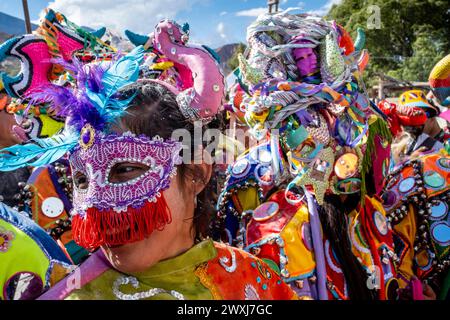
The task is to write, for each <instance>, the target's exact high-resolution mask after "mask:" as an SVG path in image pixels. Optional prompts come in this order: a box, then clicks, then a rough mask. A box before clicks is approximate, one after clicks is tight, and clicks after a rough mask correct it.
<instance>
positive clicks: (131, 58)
mask: <svg viewBox="0 0 450 320" xmlns="http://www.w3.org/2000/svg"><path fill="white" fill-rule="evenodd" d="M144 51H145V50H144V47H142V46H139V47H136V48H135V49H133V51H131V52H130V53H128V54H127V55H125V56H123V57H121V58H120V59H119V60H117V61H116V62H115V63H113V64H112V65H111V66H110V67H109V68H108V69H107V70H105V72H104V73H103V76H102V80H101V82H102V87H103V88H102V90H101V91H100V92H94V91H92V90H90V89H89V88H86V95H87V97H88V98H89V100H90V101H91V102H92V103H93V104H94V106H95V108H96V109H97V111H98V112H99V114H100V115H101V117H102V118H103V119H104V120H105V122H109V123H110V122H113V121H114V120H115V119H117V118H118V117H120V116H121V115H122V114H123V112H124V111H125V109H126V108H127V107H128V104H129V103H130V102H131V100H133V98H134V97H131V98H129V99H126V100H118V99H115V95H116V93H117V92H118V91H119V90H120V89H122V88H123V87H125V86H127V85H130V84H132V83H134V82H136V81H137V79H138V77H139V65H140V64H141V63H142V62H143V60H144Z"/></svg>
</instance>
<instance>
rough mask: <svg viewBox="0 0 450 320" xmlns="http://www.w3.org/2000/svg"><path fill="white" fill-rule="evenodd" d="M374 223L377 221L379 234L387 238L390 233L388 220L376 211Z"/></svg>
mask: <svg viewBox="0 0 450 320" xmlns="http://www.w3.org/2000/svg"><path fill="white" fill-rule="evenodd" d="M373 221H375V226H376V227H377V230H378V232H379V233H380V234H381V235H383V236H385V235H386V234H387V233H388V226H387V222H386V218H385V217H384V216H383V215H382V214H381V212H379V211H375V212H374V213H373Z"/></svg>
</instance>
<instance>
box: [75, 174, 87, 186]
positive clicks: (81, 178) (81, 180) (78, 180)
mask: <svg viewBox="0 0 450 320" xmlns="http://www.w3.org/2000/svg"><path fill="white" fill-rule="evenodd" d="M73 182H74V184H75V186H76V187H77V188H78V189H87V188H88V185H89V181H88V178H87V177H86V175H84V174H83V173H81V172H77V173H76V174H75V175H74V179H73Z"/></svg>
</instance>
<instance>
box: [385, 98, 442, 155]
mask: <svg viewBox="0 0 450 320" xmlns="http://www.w3.org/2000/svg"><path fill="white" fill-rule="evenodd" d="M378 106H379V107H380V109H381V110H382V111H383V112H384V113H385V114H386V116H387V118H388V122H389V126H390V129H391V131H392V133H393V136H394V141H393V148H395V152H393V157H395V158H394V160H396V162H397V163H398V160H399V159H401V158H405V157H408V156H410V155H412V154H416V153H420V152H424V151H427V152H430V151H433V150H439V149H441V148H442V147H443V138H444V130H443V129H442V128H441V127H440V125H439V122H438V120H437V119H438V118H437V117H438V115H439V113H440V110H439V108H438V107H436V106H434V105H432V104H431V103H430V102H429V101H428V100H427V98H426V96H425V93H424V92H423V91H421V90H409V91H406V92H404V93H402V94H401V95H400V97H399V99H398V104H395V103H392V102H388V101H386V100H382V101H380V103H379V104H378ZM419 149H420V150H419Z"/></svg>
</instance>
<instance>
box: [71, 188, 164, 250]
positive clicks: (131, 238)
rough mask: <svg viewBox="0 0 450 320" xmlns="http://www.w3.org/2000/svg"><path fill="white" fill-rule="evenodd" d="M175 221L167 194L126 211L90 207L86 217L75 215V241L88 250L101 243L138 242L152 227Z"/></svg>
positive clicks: (120, 243)
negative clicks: (166, 198) (167, 200)
mask: <svg viewBox="0 0 450 320" xmlns="http://www.w3.org/2000/svg"><path fill="white" fill-rule="evenodd" d="M171 222H172V216H171V214H170V210H169V207H168V206H167V203H166V200H165V198H164V196H163V195H162V194H161V197H159V198H158V199H157V201H156V202H146V203H145V205H144V206H142V207H141V208H138V209H134V208H131V207H129V208H128V210H127V211H126V212H120V213H118V212H115V211H114V210H112V209H109V210H99V209H96V208H89V209H88V210H87V212H86V215H85V216H84V217H82V216H80V215H78V214H77V215H75V216H74V217H73V219H72V232H73V239H74V241H75V242H76V243H77V244H78V245H80V246H82V247H84V248H86V249H89V250H92V249H96V248H98V247H99V246H101V245H109V246H117V245H123V244H127V243H131V242H136V241H140V240H143V239H145V238H146V237H148V236H149V235H150V234H151V233H152V232H153V230H155V229H156V230H162V229H163V228H164V226H165V225H166V224H169V223H171Z"/></svg>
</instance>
